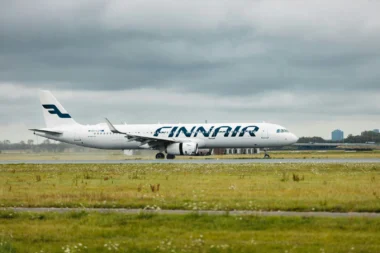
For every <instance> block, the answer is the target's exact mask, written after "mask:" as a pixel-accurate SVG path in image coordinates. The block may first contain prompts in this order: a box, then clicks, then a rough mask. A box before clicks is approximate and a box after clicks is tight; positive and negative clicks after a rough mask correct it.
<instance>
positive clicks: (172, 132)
mask: <svg viewBox="0 0 380 253" xmlns="http://www.w3.org/2000/svg"><path fill="white" fill-rule="evenodd" d="M177 129H178V127H173V129H172V130H171V131H170V134H169V136H168V137H173V136H174V133H175V131H177Z"/></svg>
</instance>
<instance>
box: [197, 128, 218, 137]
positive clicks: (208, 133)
mask: <svg viewBox="0 0 380 253" xmlns="http://www.w3.org/2000/svg"><path fill="white" fill-rule="evenodd" d="M212 129H214V126H212V127H211V128H210V130H209V131H208V132H206V130H205V128H204V127H203V126H200V127H198V129H197V131H195V134H194V137H197V135H198V133H199V132H201V133H202V134H203V136H204V137H209V136H210V134H211V131H212Z"/></svg>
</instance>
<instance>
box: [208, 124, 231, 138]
mask: <svg viewBox="0 0 380 253" xmlns="http://www.w3.org/2000/svg"><path fill="white" fill-rule="evenodd" d="M221 128H226V129H227V130H226V132H225V134H224V137H228V135H229V134H230V132H231V130H232V127H229V126H221V127H218V128H215V131H214V133H213V134H212V137H216V136H217V135H218V133H219V131H220V129H221Z"/></svg>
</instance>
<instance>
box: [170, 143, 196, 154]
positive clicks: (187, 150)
mask: <svg viewBox="0 0 380 253" xmlns="http://www.w3.org/2000/svg"><path fill="white" fill-rule="evenodd" d="M166 153H168V154H169V155H196V154H197V153H198V144H197V143H194V142H185V143H173V144H169V145H168V146H167V147H166Z"/></svg>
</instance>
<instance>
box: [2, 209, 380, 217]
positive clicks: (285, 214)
mask: <svg viewBox="0 0 380 253" xmlns="http://www.w3.org/2000/svg"><path fill="white" fill-rule="evenodd" d="M0 210H2V211H11V212H33V213H46V212H56V213H69V212H82V211H85V212H98V213H123V214H140V213H142V212H143V213H154V214H165V215H189V214H200V215H232V216H263V217H327V218H355V217H356V218H380V213H365V212H363V213H362V212H349V213H338V212H337V213H335V212H286V211H212V210H205V211H202V210H198V211H192V210H161V209H160V210H144V209H125V208H115V209H114V208H48V207H39V208H28V207H13V208H0Z"/></svg>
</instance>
